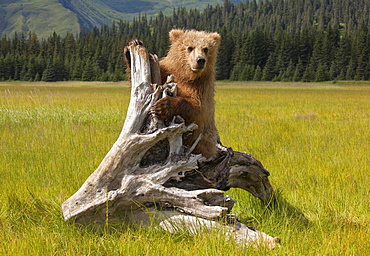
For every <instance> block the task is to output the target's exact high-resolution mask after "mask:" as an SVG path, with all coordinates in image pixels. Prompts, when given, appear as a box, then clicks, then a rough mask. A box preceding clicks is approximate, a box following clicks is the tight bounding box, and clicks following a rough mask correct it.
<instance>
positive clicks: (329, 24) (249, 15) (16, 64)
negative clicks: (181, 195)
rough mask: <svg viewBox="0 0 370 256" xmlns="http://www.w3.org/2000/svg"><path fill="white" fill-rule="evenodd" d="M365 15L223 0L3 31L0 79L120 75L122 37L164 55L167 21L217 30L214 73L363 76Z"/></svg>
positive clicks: (337, 3) (297, 3)
mask: <svg viewBox="0 0 370 256" xmlns="http://www.w3.org/2000/svg"><path fill="white" fill-rule="evenodd" d="M369 19H370V1H367V0H353V1H347V0H259V1H256V0H252V1H246V2H240V3H237V4H233V3H231V2H230V1H228V0H225V1H224V4H223V5H222V6H220V5H217V6H208V7H207V8H205V9H204V10H203V11H199V10H197V9H191V10H187V9H185V8H178V9H174V10H173V14H172V15H171V16H165V15H163V13H159V14H158V15H157V16H156V17H147V16H146V15H145V14H143V15H139V16H138V17H135V18H134V19H133V21H130V22H128V21H122V20H121V21H117V22H116V21H113V23H112V24H110V25H103V26H101V27H99V28H97V27H95V28H93V29H92V30H89V31H87V30H83V31H81V32H80V33H79V34H78V35H73V34H71V33H68V34H67V35H65V36H61V35H58V34H57V33H55V32H54V33H52V34H51V35H50V36H49V38H41V39H39V38H38V37H37V35H36V34H35V33H32V32H31V33H29V34H27V35H25V34H15V35H13V36H6V35H5V36H3V37H2V38H1V40H0V80H24V81H64V80H81V81H93V80H95V81H120V80H124V79H126V74H125V65H124V59H123V47H124V45H125V44H126V42H127V41H128V40H129V39H131V38H133V37H138V38H140V39H141V40H143V41H144V43H145V46H146V47H147V49H148V50H149V52H152V53H156V54H157V55H158V56H159V57H163V56H165V55H166V52H167V50H168V47H169V40H168V32H169V31H170V30H171V29H172V28H185V29H197V30H207V31H218V32H219V33H220V34H221V37H222V40H221V45H220V49H219V53H218V61H217V79H219V80H225V79H230V80H239V81H247V80H255V81H327V80H369V79H370V59H369V58H370V31H369V25H370V22H369Z"/></svg>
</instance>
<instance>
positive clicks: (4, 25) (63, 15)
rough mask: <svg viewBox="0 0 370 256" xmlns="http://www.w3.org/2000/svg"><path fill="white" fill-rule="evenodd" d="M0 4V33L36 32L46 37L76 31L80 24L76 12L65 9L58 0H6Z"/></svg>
mask: <svg viewBox="0 0 370 256" xmlns="http://www.w3.org/2000/svg"><path fill="white" fill-rule="evenodd" d="M4 2H5V3H1V5H0V15H1V17H2V19H1V20H0V24H1V25H0V34H1V35H5V34H6V35H8V36H13V35H14V32H24V33H25V34H27V33H28V32H36V33H37V35H38V36H39V37H48V36H49V35H50V34H51V33H52V32H54V31H56V32H58V33H60V34H66V33H67V32H72V33H75V32H78V31H79V29H80V25H79V23H78V17H77V14H76V13H73V12H72V11H70V10H68V9H65V8H64V7H63V6H62V4H61V3H59V2H58V0H48V1H46V0H39V1H37V0H10V1H9V0H7V1H4Z"/></svg>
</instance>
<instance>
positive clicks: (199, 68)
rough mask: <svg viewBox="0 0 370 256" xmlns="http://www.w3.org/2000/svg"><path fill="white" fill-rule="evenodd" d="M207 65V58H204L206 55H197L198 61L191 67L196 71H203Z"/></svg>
mask: <svg viewBox="0 0 370 256" xmlns="http://www.w3.org/2000/svg"><path fill="white" fill-rule="evenodd" d="M205 65H206V58H204V57H197V58H196V62H195V63H193V65H192V67H191V69H192V70H193V71H194V72H199V71H202V70H203V69H204V67H205Z"/></svg>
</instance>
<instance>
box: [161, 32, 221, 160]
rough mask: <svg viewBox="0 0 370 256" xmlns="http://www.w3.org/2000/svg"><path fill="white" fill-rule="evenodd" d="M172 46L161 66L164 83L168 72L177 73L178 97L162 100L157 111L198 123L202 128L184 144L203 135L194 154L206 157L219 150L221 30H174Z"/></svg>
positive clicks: (175, 78) (167, 115) (167, 116)
mask: <svg viewBox="0 0 370 256" xmlns="http://www.w3.org/2000/svg"><path fill="white" fill-rule="evenodd" d="M169 35H170V41H171V48H170V50H169V52H168V55H167V56H166V57H164V58H163V59H162V60H161V61H160V63H159V65H160V69H161V76H162V83H164V82H165V81H166V79H167V76H168V75H174V82H175V83H177V89H178V91H177V96H176V97H165V98H162V99H160V100H159V101H158V102H157V103H156V104H155V106H154V112H155V114H156V115H157V116H158V118H159V119H160V120H171V119H172V117H173V116H175V115H180V116H181V117H182V118H184V119H185V123H186V124H187V125H188V124H190V123H193V122H195V123H196V124H197V125H198V129H197V130H195V131H194V132H193V134H191V135H189V136H187V138H186V139H185V141H184V144H185V145H187V146H191V145H192V144H193V143H194V142H195V140H196V139H197V138H198V136H199V135H200V134H202V138H201V140H200V141H199V143H198V145H197V147H196V148H195V150H194V153H197V154H202V155H203V156H205V157H206V158H209V157H212V156H214V155H215V153H216V148H217V146H216V145H217V139H218V132H217V129H216V126H215V120H214V115H215V101H214V90H215V88H214V81H215V63H216V57H217V49H218V46H219V44H220V35H219V34H218V33H208V32H205V31H195V30H179V29H175V30H172V31H170V33H169Z"/></svg>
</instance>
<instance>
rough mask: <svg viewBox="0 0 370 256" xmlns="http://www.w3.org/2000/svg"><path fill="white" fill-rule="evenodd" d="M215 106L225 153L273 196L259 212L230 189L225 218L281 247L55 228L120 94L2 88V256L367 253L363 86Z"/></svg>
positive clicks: (369, 146)
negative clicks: (266, 180) (258, 170)
mask: <svg viewBox="0 0 370 256" xmlns="http://www.w3.org/2000/svg"><path fill="white" fill-rule="evenodd" d="M216 101H217V107H216V122H217V127H218V129H219V132H220V136H221V139H222V142H223V144H224V145H226V146H230V147H233V149H234V150H238V151H246V152H248V153H251V154H253V155H254V156H255V157H256V158H257V159H259V160H260V161H261V162H262V163H263V164H264V166H265V167H266V169H268V170H269V171H270V173H271V177H270V181H271V183H272V185H273V187H274V188H275V189H277V190H278V191H279V193H280V195H281V196H280V197H279V198H280V200H279V201H280V207H277V208H276V209H275V210H268V209H265V208H264V207H263V206H261V205H260V203H259V202H258V200H257V199H256V198H254V197H252V196H251V195H250V194H249V193H247V192H245V191H241V190H237V189H233V190H231V191H229V192H227V193H228V194H229V195H231V197H233V198H234V199H235V200H236V201H237V203H236V205H235V207H234V209H233V213H235V214H237V215H238V216H239V218H240V219H241V220H242V221H243V222H244V223H246V224H248V225H254V226H257V227H258V229H259V230H261V231H263V232H265V233H267V234H270V235H272V236H279V237H280V238H281V240H282V244H281V247H280V248H279V249H275V250H273V251H266V250H265V249H263V248H262V249H260V250H255V249H250V248H241V247H238V246H236V245H235V244H234V243H233V242H225V240H224V237H223V236H222V235H219V234H216V233H212V234H202V235H198V236H196V237H190V236H188V235H186V234H177V235H170V234H167V233H164V232H161V231H158V230H156V229H155V228H153V227H147V228H141V229H138V228H135V227H123V228H121V229H115V230H111V231H104V232H99V233H98V232H93V231H91V230H89V229H87V228H85V227H78V226H75V225H71V224H67V223H64V221H63V218H62V214H61V209H60V204H61V203H62V202H64V201H65V200H66V199H68V198H69V197H70V196H71V195H72V194H73V193H74V192H75V191H76V190H77V189H78V188H79V187H80V186H81V185H82V183H83V182H84V181H85V179H86V178H87V177H88V176H89V175H90V174H91V173H92V172H93V171H94V170H95V169H96V167H97V166H98V164H99V163H100V162H101V160H102V159H103V157H104V156H105V154H106V153H107V152H108V150H109V149H110V148H111V146H112V144H113V143H114V142H115V140H116V139H117V138H118V135H119V133H120V131H121V128H122V125H123V121H124V119H125V114H126V110H127V106H128V102H129V87H128V85H127V84H123V83H77V82H76V83H71V82H69V83H52V84H48V83H6V82H3V83H0V138H1V139H0V150H1V152H2V154H0V255H171V256H172V255H368V254H369V252H370V177H369V170H370V157H369V155H370V135H369V134H370V133H369V130H370V129H369V128H370V86H368V85H366V84H363V83H359V84H356V85H351V84H350V83H345V82H342V83H340V82H337V83H335V84H329V83H323V84H293V83H291V84H279V83H267V84H264V83H247V84H241V83H238V84H237V83H227V82H219V83H218V87H217V91H216ZM300 212H302V213H303V214H304V216H305V217H302V215H300V214H299V213H300Z"/></svg>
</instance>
